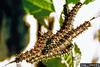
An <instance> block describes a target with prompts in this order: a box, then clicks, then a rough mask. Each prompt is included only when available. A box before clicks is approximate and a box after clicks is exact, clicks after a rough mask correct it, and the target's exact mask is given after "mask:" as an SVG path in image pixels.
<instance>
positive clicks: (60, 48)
mask: <svg viewBox="0 0 100 67" xmlns="http://www.w3.org/2000/svg"><path fill="white" fill-rule="evenodd" d="M90 26H91V24H90V22H89V21H85V23H83V24H82V25H80V26H79V27H77V28H76V29H73V30H71V31H69V32H68V33H67V34H66V35H65V36H64V38H62V39H61V40H60V41H59V43H57V46H56V47H55V46H54V45H56V44H54V45H52V46H54V47H53V48H52V47H50V46H49V48H52V49H51V50H50V49H49V52H48V53H45V54H41V55H40V56H37V57H35V58H34V57H32V56H31V58H29V59H27V60H26V61H27V62H29V63H34V62H38V61H41V60H43V59H47V58H51V57H54V56H58V55H61V54H64V53H67V52H68V51H69V50H70V49H69V48H70V47H71V46H72V45H70V40H72V39H73V38H75V37H76V36H77V35H79V34H80V33H82V32H83V31H85V30H86V29H87V28H88V27H90Z"/></svg>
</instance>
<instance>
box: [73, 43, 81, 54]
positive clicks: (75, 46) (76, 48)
mask: <svg viewBox="0 0 100 67" xmlns="http://www.w3.org/2000/svg"><path fill="white" fill-rule="evenodd" d="M74 52H75V53H78V54H81V51H80V49H79V47H78V46H77V44H74Z"/></svg>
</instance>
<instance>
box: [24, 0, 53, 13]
mask: <svg viewBox="0 0 100 67" xmlns="http://www.w3.org/2000/svg"><path fill="white" fill-rule="evenodd" d="M23 6H24V9H25V10H26V11H29V12H30V13H38V12H40V11H41V10H46V11H49V12H52V11H54V6H53V3H52V1H51V0H23Z"/></svg>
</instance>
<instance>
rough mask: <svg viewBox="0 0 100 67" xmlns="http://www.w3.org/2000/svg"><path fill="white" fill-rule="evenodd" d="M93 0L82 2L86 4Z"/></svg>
mask: <svg viewBox="0 0 100 67" xmlns="http://www.w3.org/2000/svg"><path fill="white" fill-rule="evenodd" d="M93 1H94V0H85V2H84V4H88V3H90V2H93Z"/></svg>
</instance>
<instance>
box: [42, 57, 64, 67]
mask: <svg viewBox="0 0 100 67" xmlns="http://www.w3.org/2000/svg"><path fill="white" fill-rule="evenodd" d="M43 63H44V64H45V65H46V67H66V65H65V64H62V63H61V59H60V58H52V59H48V60H46V61H43Z"/></svg>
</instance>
